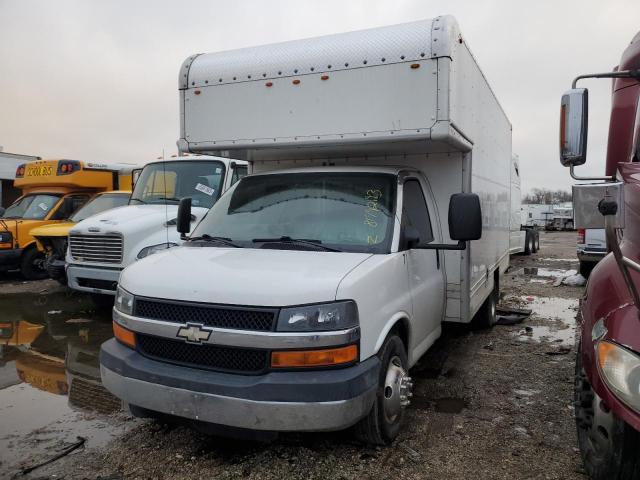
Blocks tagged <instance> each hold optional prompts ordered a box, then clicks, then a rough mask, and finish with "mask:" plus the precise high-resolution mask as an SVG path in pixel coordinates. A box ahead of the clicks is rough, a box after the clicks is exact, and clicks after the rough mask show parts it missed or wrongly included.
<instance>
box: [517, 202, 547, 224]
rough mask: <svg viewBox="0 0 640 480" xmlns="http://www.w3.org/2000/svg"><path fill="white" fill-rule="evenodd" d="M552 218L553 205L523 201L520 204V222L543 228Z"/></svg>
mask: <svg viewBox="0 0 640 480" xmlns="http://www.w3.org/2000/svg"><path fill="white" fill-rule="evenodd" d="M552 220H553V205H549V204H542V203H540V204H539V203H525V204H523V205H522V224H523V225H527V226H529V227H538V228H545V227H546V226H547V225H548V224H549V223H550V222H551V221H552Z"/></svg>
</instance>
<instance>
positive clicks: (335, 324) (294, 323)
mask: <svg viewBox="0 0 640 480" xmlns="http://www.w3.org/2000/svg"><path fill="white" fill-rule="evenodd" d="M356 326H358V307H357V306H356V304H355V302H353V301H346V302H334V303H323V304H319V305H303V306H300V307H288V308H283V309H282V310H280V316H279V317H278V329H277V330H278V331H279V332H310V331H322V330H344V329H347V328H351V327H356Z"/></svg>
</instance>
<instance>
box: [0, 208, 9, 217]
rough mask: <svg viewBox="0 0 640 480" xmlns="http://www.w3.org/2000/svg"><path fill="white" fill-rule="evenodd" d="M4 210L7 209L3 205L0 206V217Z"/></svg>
mask: <svg viewBox="0 0 640 480" xmlns="http://www.w3.org/2000/svg"><path fill="white" fill-rule="evenodd" d="M6 211H7V210H6V209H5V208H4V207H0V217H2V216H3V215H4V212H6Z"/></svg>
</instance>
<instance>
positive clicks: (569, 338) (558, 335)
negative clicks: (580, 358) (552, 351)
mask: <svg viewBox="0 0 640 480" xmlns="http://www.w3.org/2000/svg"><path fill="white" fill-rule="evenodd" d="M520 302H521V305H522V304H523V305H522V306H523V307H526V308H530V309H531V310H532V311H533V312H532V314H531V319H530V321H529V322H527V323H526V324H523V325H526V326H523V327H522V329H520V331H518V332H516V333H515V335H516V337H517V339H518V340H520V341H523V342H527V341H535V342H540V341H548V342H553V343H555V344H557V345H558V346H560V347H572V346H573V344H574V338H575V333H576V321H575V318H576V312H577V309H578V300H577V299H575V298H558V297H533V296H527V297H520Z"/></svg>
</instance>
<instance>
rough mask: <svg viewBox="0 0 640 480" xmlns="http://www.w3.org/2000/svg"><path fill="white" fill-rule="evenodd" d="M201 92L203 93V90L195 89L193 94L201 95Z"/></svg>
mask: <svg viewBox="0 0 640 480" xmlns="http://www.w3.org/2000/svg"><path fill="white" fill-rule="evenodd" d="M201 93H202V92H201V91H200V90H194V91H193V94H194V95H200V94H201Z"/></svg>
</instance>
